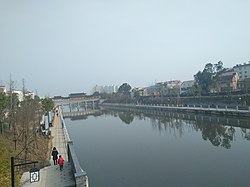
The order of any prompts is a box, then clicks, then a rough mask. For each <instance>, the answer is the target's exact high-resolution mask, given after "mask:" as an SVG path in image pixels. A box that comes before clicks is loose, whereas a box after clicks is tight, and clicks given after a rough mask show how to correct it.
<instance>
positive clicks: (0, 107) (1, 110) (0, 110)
mask: <svg viewBox="0 0 250 187" xmlns="http://www.w3.org/2000/svg"><path fill="white" fill-rule="evenodd" d="M6 108H7V97H6V95H5V93H0V125H1V134H3V132H4V130H3V129H4V123H3V119H4V115H5V110H6Z"/></svg>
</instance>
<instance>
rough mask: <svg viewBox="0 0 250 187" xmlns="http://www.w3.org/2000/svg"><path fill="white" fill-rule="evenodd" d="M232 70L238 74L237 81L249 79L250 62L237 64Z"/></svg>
mask: <svg viewBox="0 0 250 187" xmlns="http://www.w3.org/2000/svg"><path fill="white" fill-rule="evenodd" d="M233 70H234V71H235V72H237V73H238V76H239V81H243V80H245V79H249V78H250V61H249V62H248V63H244V64H237V65H236V66H234V67H233Z"/></svg>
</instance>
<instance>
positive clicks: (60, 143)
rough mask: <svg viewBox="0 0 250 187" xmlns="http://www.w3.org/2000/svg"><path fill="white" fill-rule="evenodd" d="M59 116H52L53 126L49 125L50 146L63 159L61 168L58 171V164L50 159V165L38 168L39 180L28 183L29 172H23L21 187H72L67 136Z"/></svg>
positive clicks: (73, 184) (72, 179)
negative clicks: (54, 148) (55, 149)
mask: <svg viewBox="0 0 250 187" xmlns="http://www.w3.org/2000/svg"><path fill="white" fill-rule="evenodd" d="M61 119H62V118H61V116H60V115H59V116H56V115H55V116H54V121H53V126H52V127H50V130H51V137H52V138H53V139H52V147H56V148H57V150H58V152H59V155H62V157H63V158H64V159H65V161H64V166H63V170H62V171H60V169H59V165H54V163H53V160H52V159H50V164H51V165H50V166H48V167H45V168H43V169H41V170H40V180H39V181H38V182H33V183H30V178H29V172H26V173H24V174H23V176H22V178H21V184H22V185H21V186H22V187H57V186H60V187H71V186H72V187H73V186H75V179H74V174H73V170H72V167H71V165H70V163H69V162H68V155H67V138H66V137H65V134H64V130H63V128H62V120H61Z"/></svg>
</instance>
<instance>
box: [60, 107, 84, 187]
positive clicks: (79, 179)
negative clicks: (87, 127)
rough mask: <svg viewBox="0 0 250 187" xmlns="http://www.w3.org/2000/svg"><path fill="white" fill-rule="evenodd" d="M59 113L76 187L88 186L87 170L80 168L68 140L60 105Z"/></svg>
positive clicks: (71, 143) (70, 141)
mask: <svg viewBox="0 0 250 187" xmlns="http://www.w3.org/2000/svg"><path fill="white" fill-rule="evenodd" d="M59 114H60V116H61V121H62V128H63V132H64V137H65V140H66V141H65V143H66V148H67V153H68V161H69V162H70V163H71V167H72V169H73V173H74V177H75V182H76V187H89V184H88V176H87V172H86V171H84V170H83V169H82V168H81V165H80V163H79V160H78V158H77V155H76V153H75V149H74V146H73V141H72V140H70V137H69V133H68V130H67V127H66V124H65V121H64V119H63V114H62V110H61V108H60V107H59Z"/></svg>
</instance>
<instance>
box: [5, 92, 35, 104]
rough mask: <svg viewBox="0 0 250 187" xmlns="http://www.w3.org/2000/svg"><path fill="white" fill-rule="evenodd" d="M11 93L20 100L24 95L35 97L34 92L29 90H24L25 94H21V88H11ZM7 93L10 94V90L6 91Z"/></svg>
mask: <svg viewBox="0 0 250 187" xmlns="http://www.w3.org/2000/svg"><path fill="white" fill-rule="evenodd" d="M12 94H15V95H16V96H17V98H18V100H19V101H20V102H22V101H23V100H24V95H25V96H26V97H30V98H31V99H34V98H35V93H34V92H30V91H26V92H25V94H24V95H23V91H21V90H13V91H12ZM7 95H9V96H10V95H11V93H10V91H8V92H7Z"/></svg>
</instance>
